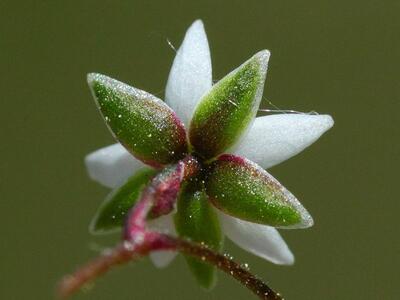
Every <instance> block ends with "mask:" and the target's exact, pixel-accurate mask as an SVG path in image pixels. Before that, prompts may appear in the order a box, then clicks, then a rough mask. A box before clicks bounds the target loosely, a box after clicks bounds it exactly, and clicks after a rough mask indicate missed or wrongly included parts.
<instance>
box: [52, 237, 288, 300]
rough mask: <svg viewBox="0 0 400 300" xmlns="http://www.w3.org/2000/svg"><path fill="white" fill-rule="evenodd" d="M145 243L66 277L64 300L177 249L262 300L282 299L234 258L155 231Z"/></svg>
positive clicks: (104, 257)
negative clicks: (117, 269) (119, 269)
mask: <svg viewBox="0 0 400 300" xmlns="http://www.w3.org/2000/svg"><path fill="white" fill-rule="evenodd" d="M144 241H145V242H143V243H140V244H135V243H133V242H124V243H122V244H119V245H118V246H117V247H115V248H114V249H112V250H110V251H108V252H107V253H105V254H103V255H102V256H100V257H98V258H96V259H94V260H93V261H91V262H89V263H88V264H86V265H85V266H83V267H81V268H80V269H78V270H77V271H76V272H75V273H74V274H72V275H68V276H66V277H64V279H63V280H62V281H61V282H60V284H59V286H58V290H57V292H58V295H59V297H60V298H67V297H69V296H70V295H72V294H73V293H75V292H76V291H78V290H79V289H80V288H81V287H82V286H84V285H85V284H86V283H88V282H90V281H92V280H94V279H96V278H97V277H99V276H100V275H102V274H104V273H106V272H107V271H108V270H109V269H110V268H111V267H113V266H116V265H121V264H124V263H127V262H129V261H131V260H135V259H138V258H140V257H142V256H145V255H147V254H149V253H150V252H151V251H155V250H175V251H179V252H181V253H184V254H186V255H190V256H193V257H196V258H198V259H200V260H201V261H204V262H208V263H210V264H212V265H214V266H215V267H217V268H218V269H220V270H221V271H223V272H225V273H227V274H228V275H231V276H233V277H234V278H235V279H236V280H238V281H239V282H240V283H242V284H243V285H244V286H246V287H247V288H248V289H250V290H251V291H252V292H253V293H254V294H255V295H257V296H258V298H259V299H263V300H281V299H283V298H282V297H281V296H280V295H279V294H278V293H276V292H274V291H273V290H272V289H271V288H269V287H268V285H267V284H265V283H264V282H263V281H262V280H260V279H259V278H257V277H256V276H254V275H253V274H251V273H250V272H249V271H248V270H246V269H244V268H242V267H241V266H240V265H239V264H238V263H236V262H234V261H233V260H231V259H230V258H228V257H226V256H224V255H221V254H218V253H215V252H214V251H212V250H210V249H208V248H207V247H206V246H203V245H199V244H195V243H192V242H188V241H185V240H182V239H179V238H175V237H171V236H168V235H165V234H159V233H155V232H148V233H146V236H145V239H144Z"/></svg>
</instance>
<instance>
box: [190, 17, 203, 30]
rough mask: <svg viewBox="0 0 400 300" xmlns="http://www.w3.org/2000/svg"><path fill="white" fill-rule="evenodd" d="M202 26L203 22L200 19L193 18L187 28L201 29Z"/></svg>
mask: <svg viewBox="0 0 400 300" xmlns="http://www.w3.org/2000/svg"><path fill="white" fill-rule="evenodd" d="M203 28H204V23H203V21H202V20H201V19H197V20H195V21H194V22H193V23H192V25H190V27H189V29H203Z"/></svg>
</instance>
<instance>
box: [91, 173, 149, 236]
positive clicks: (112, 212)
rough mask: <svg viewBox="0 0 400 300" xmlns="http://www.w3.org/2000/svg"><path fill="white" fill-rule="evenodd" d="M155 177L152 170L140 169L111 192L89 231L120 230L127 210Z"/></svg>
mask: <svg viewBox="0 0 400 300" xmlns="http://www.w3.org/2000/svg"><path fill="white" fill-rule="evenodd" d="M155 175H156V171H155V170H153V169H147V168H146V169H142V170H140V171H138V172H136V173H135V175H133V176H132V177H130V178H129V179H128V180H127V181H126V183H125V184H123V185H122V186H121V187H119V188H117V189H115V190H114V191H112V192H111V193H110V194H109V195H108V197H107V198H106V200H105V201H104V202H103V203H102V204H101V206H100V207H99V209H98V211H97V212H96V214H95V216H94V218H93V220H92V222H91V224H90V231H91V232H92V233H94V234H98V233H107V232H110V231H114V230H117V229H120V228H121V227H122V226H123V223H124V221H125V218H126V216H127V214H128V212H129V210H130V209H131V208H132V207H133V205H134V204H135V203H136V201H137V200H138V199H139V197H140V195H141V193H142V190H143V189H144V188H145V187H146V186H147V184H148V183H149V182H150V180H151V179H152V178H153V177H154V176H155Z"/></svg>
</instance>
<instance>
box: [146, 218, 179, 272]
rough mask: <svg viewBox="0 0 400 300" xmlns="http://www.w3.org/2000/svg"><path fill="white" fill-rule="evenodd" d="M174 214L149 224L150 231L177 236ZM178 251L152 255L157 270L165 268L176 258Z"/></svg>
mask: <svg viewBox="0 0 400 300" xmlns="http://www.w3.org/2000/svg"><path fill="white" fill-rule="evenodd" d="M172 215H173V214H169V215H166V216H162V217H159V218H157V219H155V220H152V221H150V222H149V223H148V226H149V228H150V229H152V230H155V231H159V232H163V233H167V234H171V235H173V236H176V231H175V225H174V221H173V219H172ZM176 254H177V253H176V251H155V252H151V253H150V259H151V261H152V262H153V264H154V265H155V266H156V267H157V268H165V267H166V266H168V265H169V264H170V263H171V261H172V260H173V259H174V258H175V256H176Z"/></svg>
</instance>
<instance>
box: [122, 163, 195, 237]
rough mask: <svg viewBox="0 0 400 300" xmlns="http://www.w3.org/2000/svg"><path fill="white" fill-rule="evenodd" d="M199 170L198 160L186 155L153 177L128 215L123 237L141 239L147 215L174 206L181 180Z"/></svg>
mask: <svg viewBox="0 0 400 300" xmlns="http://www.w3.org/2000/svg"><path fill="white" fill-rule="evenodd" d="M199 170H200V165H199V163H198V161H197V160H196V159H195V158H194V157H192V156H187V157H186V158H184V159H182V160H180V161H179V162H178V163H177V164H176V165H173V166H170V167H167V168H165V169H164V170H163V171H161V172H160V173H159V174H158V175H157V176H156V177H154V178H153V179H152V181H151V183H150V184H149V185H148V186H147V187H146V188H145V190H144V191H143V193H142V196H141V198H140V200H139V201H138V203H137V204H136V205H135V206H134V207H133V208H132V209H131V211H130V213H129V215H128V218H127V220H126V223H125V228H124V229H125V230H124V239H125V240H129V241H131V240H137V239H138V240H142V239H143V232H144V231H145V230H146V219H147V217H148V215H151V216H152V217H158V216H161V215H166V214H168V213H170V212H171V211H172V210H173V208H174V204H175V202H176V198H177V195H178V192H179V188H180V185H181V183H182V181H184V180H186V179H187V178H189V177H191V176H193V175H194V174H196V173H197V172H198V171H199Z"/></svg>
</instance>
